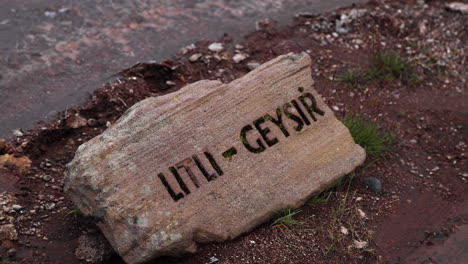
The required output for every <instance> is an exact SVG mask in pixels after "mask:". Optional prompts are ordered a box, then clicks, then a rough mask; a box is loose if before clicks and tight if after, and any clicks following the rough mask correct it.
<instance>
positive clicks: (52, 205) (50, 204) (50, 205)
mask: <svg viewBox="0 0 468 264" xmlns="http://www.w3.org/2000/svg"><path fill="white" fill-rule="evenodd" d="M45 208H46V209H47V210H49V211H50V210H52V209H54V208H55V203H47V204H46V205H45Z"/></svg>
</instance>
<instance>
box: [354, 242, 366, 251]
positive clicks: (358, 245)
mask: <svg viewBox="0 0 468 264" xmlns="http://www.w3.org/2000/svg"><path fill="white" fill-rule="evenodd" d="M353 243H354V247H355V248H357V249H362V248H365V247H367V242H366V241H362V240H354V242H353Z"/></svg>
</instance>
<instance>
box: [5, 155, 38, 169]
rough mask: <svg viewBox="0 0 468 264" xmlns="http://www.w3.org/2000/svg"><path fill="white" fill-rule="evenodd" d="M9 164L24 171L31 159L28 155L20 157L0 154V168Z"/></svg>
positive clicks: (29, 164)
mask: <svg viewBox="0 0 468 264" xmlns="http://www.w3.org/2000/svg"><path fill="white" fill-rule="evenodd" d="M7 164H10V165H13V166H15V167H16V168H18V169H19V170H20V171H25V170H27V169H29V167H30V166H31V160H29V159H28V157H22V156H18V155H14V154H5V155H1V156H0V168H3V167H5V165H7Z"/></svg>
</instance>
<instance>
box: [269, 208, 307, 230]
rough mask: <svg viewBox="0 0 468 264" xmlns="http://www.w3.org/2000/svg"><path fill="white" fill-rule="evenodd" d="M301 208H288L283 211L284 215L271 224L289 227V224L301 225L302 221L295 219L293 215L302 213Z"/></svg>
mask: <svg viewBox="0 0 468 264" xmlns="http://www.w3.org/2000/svg"><path fill="white" fill-rule="evenodd" d="M300 212H301V210H299V209H298V210H293V211H291V209H287V210H285V212H284V213H283V216H281V217H279V218H277V219H276V220H275V221H273V223H272V224H271V226H273V227H288V226H291V225H300V224H301V223H300V222H298V221H296V220H294V219H293V217H294V216H295V215H296V214H298V213H300Z"/></svg>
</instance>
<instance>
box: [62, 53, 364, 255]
mask: <svg viewBox="0 0 468 264" xmlns="http://www.w3.org/2000/svg"><path fill="white" fill-rule="evenodd" d="M310 65H311V59H310V57H309V56H308V55H307V54H306V53H301V54H292V53H290V54H287V55H283V56H279V57H277V58H275V59H273V60H271V61H269V62H267V63H265V64H263V65H262V66H260V67H259V68H257V69H256V70H254V71H252V72H250V73H249V74H247V75H245V76H244V77H242V78H240V79H238V80H235V81H233V82H231V83H229V84H224V83H222V82H220V81H209V80H203V81H198V82H196V83H193V84H190V85H188V86H186V87H184V88H182V89H180V90H179V91H177V92H173V93H170V94H167V95H164V96H159V97H152V98H148V99H146V100H143V101H141V102H140V103H138V104H135V105H134V106H133V107H131V108H130V109H129V110H127V112H126V113H125V114H124V115H123V116H122V117H121V118H120V119H119V120H118V121H116V123H115V124H113V126H112V127H110V128H109V129H107V130H106V131H105V132H104V133H103V134H101V135H99V136H97V137H95V138H93V139H91V140H90V141H88V142H87V143H84V144H83V145H81V146H80V147H79V149H78V151H77V152H76V154H75V158H74V159H73V161H72V162H71V163H70V164H68V165H67V170H66V172H65V191H66V192H67V193H68V195H69V196H70V198H71V199H72V200H73V202H74V203H75V204H76V206H77V207H78V208H79V209H80V211H81V212H82V213H83V214H84V215H87V216H94V217H96V218H98V219H100V221H98V222H97V225H98V226H99V227H100V228H101V230H102V231H103V233H104V235H105V236H106V237H107V238H108V239H109V241H110V242H111V244H112V245H113V247H114V249H115V250H116V251H117V253H119V254H120V255H121V257H122V258H123V259H124V260H125V261H126V262H127V263H129V264H133V263H143V262H147V261H149V260H151V259H153V258H156V257H158V256H162V255H180V254H183V253H186V252H194V251H196V245H197V243H198V242H204V243H206V242H210V241H224V240H227V239H232V238H234V237H237V236H239V235H240V234H242V233H245V232H247V231H249V230H252V228H254V227H255V226H257V225H259V224H261V223H263V222H265V221H267V220H268V219H270V218H271V217H274V216H275V215H276V213H277V212H278V211H279V210H283V209H286V208H297V207H298V206H300V205H302V204H303V203H304V202H305V201H306V200H307V198H308V197H310V196H311V195H312V194H313V193H314V192H316V191H318V190H320V189H321V188H322V187H323V186H325V185H326V184H328V183H331V182H333V181H334V180H336V179H338V178H339V177H341V176H343V175H346V174H347V173H349V172H351V171H352V170H353V169H354V168H355V167H356V166H358V165H359V164H362V162H363V161H364V159H365V152H364V150H363V149H362V148H361V147H360V146H359V145H357V144H355V143H354V141H353V138H352V137H351V135H350V133H349V131H348V129H347V128H346V127H345V126H344V125H343V124H342V123H341V122H340V121H338V120H337V119H336V117H335V116H334V114H333V112H332V111H331V110H330V108H328V106H327V105H326V104H325V102H324V101H323V99H322V98H321V97H320V95H319V94H318V93H317V92H316V91H315V90H314V89H313V88H312V84H313V80H312V79H311V70H310ZM293 105H295V106H293ZM295 107H297V108H295ZM295 109H303V110H300V111H298V110H295ZM265 116H266V117H265ZM155 117H156V118H155ZM259 117H262V118H259ZM276 120H281V121H276ZM275 121H276V123H277V124H276V125H275ZM278 122H280V123H278ZM200 124H203V126H200ZM330 131H333V133H330ZM299 132H300V133H299ZM305 146H307V147H305Z"/></svg>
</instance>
